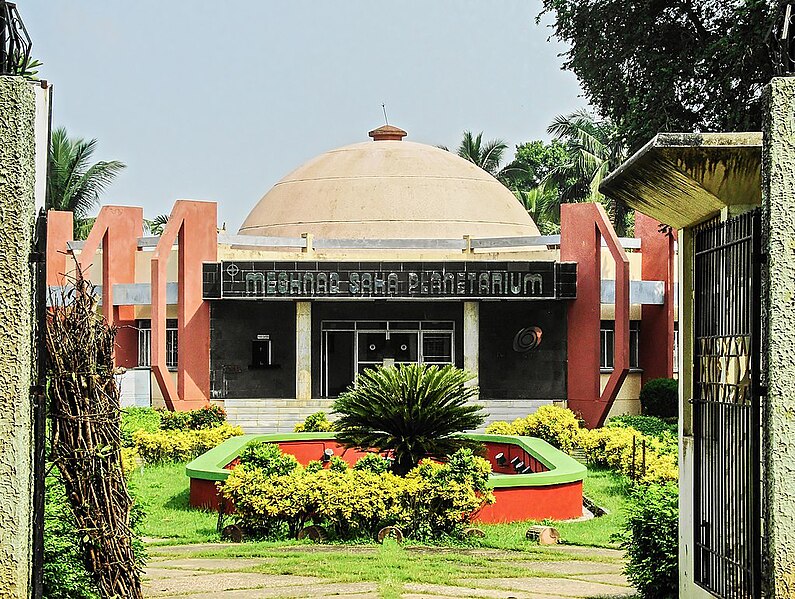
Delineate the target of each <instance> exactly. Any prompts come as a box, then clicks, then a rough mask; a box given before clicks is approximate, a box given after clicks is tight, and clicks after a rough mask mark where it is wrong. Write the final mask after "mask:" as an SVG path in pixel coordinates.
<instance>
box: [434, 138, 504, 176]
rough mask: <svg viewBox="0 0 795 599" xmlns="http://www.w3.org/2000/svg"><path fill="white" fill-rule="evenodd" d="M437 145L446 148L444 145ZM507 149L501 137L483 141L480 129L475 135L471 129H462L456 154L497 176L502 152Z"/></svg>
mask: <svg viewBox="0 0 795 599" xmlns="http://www.w3.org/2000/svg"><path fill="white" fill-rule="evenodd" d="M439 147H440V148H442V149H443V150H447V148H446V147H445V146H439ZM507 149H508V146H507V145H506V144H505V142H504V141H503V140H501V139H492V140H490V141H487V142H485V143H484V142H483V132H482V131H481V132H480V133H478V134H477V136H476V137H475V136H473V135H472V132H471V131H464V136H463V138H462V139H461V144H460V145H459V146H458V150H457V151H456V154H458V155H459V156H460V157H461V158H463V159H464V160H469V162H471V163H472V164H474V165H475V166H479V167H480V168H482V169H483V170H484V171H486V172H487V173H489V174H490V175H491V176H493V177H499V175H500V163H501V162H502V157H503V153H504V152H505V150H507ZM448 151H449V150H448Z"/></svg>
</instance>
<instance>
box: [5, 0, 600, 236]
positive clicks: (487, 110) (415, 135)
mask: <svg viewBox="0 0 795 599" xmlns="http://www.w3.org/2000/svg"><path fill="white" fill-rule="evenodd" d="M18 10H19V11H20V13H21V15H22V18H23V20H24V21H25V24H26V26H27V29H28V32H29V33H30V36H31V38H32V39H33V43H34V50H33V54H34V56H35V57H36V58H38V59H39V60H41V61H42V62H44V67H43V68H42V70H41V71H40V74H39V75H40V76H41V77H42V78H45V79H47V80H48V81H50V82H51V83H52V84H54V86H55V91H54V107H53V126H54V127H57V126H65V127H66V128H67V129H68V130H69V132H70V134H71V135H76V136H81V137H86V138H97V139H98V140H99V149H98V152H97V154H96V158H97V159H105V160H110V159H118V160H122V161H124V162H125V163H126V164H127V169H125V171H124V172H123V173H122V174H121V175H120V176H119V178H118V179H117V181H116V182H115V183H114V184H113V185H112V186H111V188H110V189H109V191H108V192H107V194H106V195H105V197H104V198H103V203H106V204H130V205H140V206H143V207H144V211H145V214H146V215H147V217H152V216H154V215H156V214H159V213H162V212H168V211H169V210H170V208H171V205H172V203H173V201H174V200H175V199H178V198H192V199H205V200H214V201H217V202H218V204H219V223H221V222H226V223H227V228H228V229H229V230H230V231H231V232H236V231H237V228H238V227H239V226H240V224H241V222H242V221H243V219H244V218H245V216H246V215H247V214H248V211H249V210H250V209H251V207H253V206H254V204H255V203H256V202H257V201H258V200H259V198H260V197H261V196H262V195H263V194H264V193H265V192H267V191H268V190H269V189H270V187H271V186H272V185H273V184H274V183H276V182H277V181H278V180H279V179H280V178H281V177H283V176H284V175H286V174H287V173H288V172H290V171H291V170H293V169H294V168H295V167H297V166H299V165H300V164H302V163H303V162H305V161H306V160H308V159H309V158H311V157H313V156H315V155H317V154H319V153H321V152H323V151H325V150H328V149H331V148H334V147H338V146H341V145H346V144H349V143H356V142H359V141H366V140H368V139H369V138H368V137H367V132H368V131H369V130H370V129H373V128H375V127H377V126H379V125H381V124H383V115H382V112H381V103H382V102H385V103H386V106H387V111H388V115H389V122H390V123H391V124H393V125H397V126H399V127H402V128H403V129H406V130H407V131H408V133H409V135H408V138H407V139H409V140H412V141H419V142H423V143H429V144H433V145H437V144H443V145H447V146H448V147H451V148H454V147H456V146H457V145H458V142H459V140H460V138H461V134H462V132H463V130H464V129H470V130H472V131H473V132H476V133H477V132H479V131H483V132H484V138H486V139H492V138H497V137H499V138H502V139H504V140H505V141H506V142H507V143H508V144H509V147H510V149H511V151H510V153H509V158H510V157H511V156H513V147H514V146H515V145H516V144H517V143H522V142H524V141H529V140H532V139H548V135H547V134H546V127H547V125H548V124H549V122H550V121H551V120H552V119H553V118H554V117H555V116H556V115H557V114H561V113H568V112H571V111H573V110H576V109H578V108H581V107H583V106H585V100H584V99H583V98H581V97H580V93H581V92H580V88H579V86H578V84H577V81H576V79H575V78H574V76H573V75H571V74H570V73H568V72H564V71H561V70H560V64H561V62H562V61H561V59H560V58H559V57H558V56H557V55H558V53H560V52H561V51H563V50H564V49H565V48H564V47H563V46H561V45H558V44H556V43H554V42H548V41H547V38H548V36H549V34H550V29H548V28H547V27H545V26H543V25H540V26H539V25H536V24H535V17H536V15H537V14H538V12H539V10H540V2H537V1H529V2H528V1H518V0H501V1H500V2H494V1H488V0H479V1H470V0H455V1H454V0H402V1H399V2H398V1H395V0H393V1H392V2H377V1H374V0H357V1H349V0H337V1H336V2H330V1H322V0H315V1H314V2H310V1H308V0H283V1H280V2H275V1H270V0H268V1H255V0H247V1H242V0H239V1H237V2H209V1H206V0H159V1H154V0H136V1H134V2H129V1H128V2H122V1H121V0H112V1H98V0H97V1H88V0H83V1H74V0H71V1H69V2H65V1H55V0H18Z"/></svg>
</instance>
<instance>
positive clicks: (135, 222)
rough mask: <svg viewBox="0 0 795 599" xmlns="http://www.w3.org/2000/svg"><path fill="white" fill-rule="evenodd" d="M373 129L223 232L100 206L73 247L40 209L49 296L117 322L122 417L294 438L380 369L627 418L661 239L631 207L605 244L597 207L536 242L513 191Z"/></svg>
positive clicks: (441, 154)
mask: <svg viewBox="0 0 795 599" xmlns="http://www.w3.org/2000/svg"><path fill="white" fill-rule="evenodd" d="M405 136H406V133H405V132H404V131H402V130H401V129H398V128H396V127H392V126H389V125H385V126H383V127H379V128H378V129H376V130H374V131H371V132H370V137H372V141H367V142H363V143H356V144H353V145H349V146H345V147H342V148H338V149H334V150H331V151H329V152H326V153H324V154H321V155H320V156H318V157H316V158H314V159H312V160H310V161H309V162H307V163H306V164H304V165H302V166H300V167H299V168H297V169H296V170H295V171H293V172H292V173H290V174H289V175H287V176H286V177H284V178H283V179H282V180H281V181H279V182H278V183H277V184H276V185H275V186H273V188H272V189H271V190H270V191H268V193H266V194H265V195H264V196H263V197H262V199H261V200H260V201H259V202H258V203H256V205H254V207H253V208H252V210H251V212H250V213H249V215H248V217H247V218H246V220H245V222H244V223H243V225H242V226H241V228H240V230H239V231H238V233H237V234H236V235H233V234H227V233H226V232H225V231H219V230H218V228H217V210H216V204H215V203H213V202H205V201H192V200H178V201H176V202H175V204H174V206H173V208H172V210H171V213H170V218H169V221H168V224H167V226H166V228H165V230H164V232H163V234H162V235H161V236H159V237H147V236H144V233H143V210H142V209H141V208H137V207H126V206H104V207H103V208H102V210H101V211H100V213H99V216H98V218H97V220H96V223H95V225H94V227H93V229H92V231H91V233H90V235H89V237H88V238H87V240H86V241H84V242H75V241H72V239H71V237H72V215H71V213H68V212H56V211H51V212H50V213H49V218H48V225H47V227H48V230H47V262H48V268H47V278H48V285H49V286H50V288H51V296H52V297H57V294H58V293H59V291H61V292H62V291H63V287H64V286H66V285H68V284H69V276H70V275H73V273H74V272H75V262H77V263H78V264H79V265H80V266H81V267H82V268H83V270H84V272H85V273H87V278H89V279H90V280H91V281H92V282H94V283H95V284H97V289H98V294H99V295H100V296H101V304H102V311H103V313H104V315H105V316H106V318H107V319H108V320H109V321H110V322H112V323H113V324H115V325H116V326H117V327H119V333H118V337H117V348H116V354H115V360H116V363H117V365H118V366H119V367H121V368H120V370H121V371H123V374H121V375H120V380H121V386H122V400H123V403H124V404H125V405H142V406H149V405H154V406H158V405H160V406H162V405H165V406H166V407H168V408H170V409H175V410H183V409H192V408H195V407H198V406H200V405H204V404H206V403H207V402H214V403H220V404H222V405H224V407H225V408H226V410H227V413H228V415H229V418H230V420H231V421H232V422H234V423H235V424H239V425H241V426H242V427H243V428H244V430H246V431H247V432H275V431H288V430H292V428H293V426H294V425H295V424H296V423H297V422H299V421H301V420H303V419H304V418H305V417H306V416H307V415H309V414H311V413H313V412H316V411H318V410H326V411H328V410H330V408H331V404H332V403H333V401H334V398H335V397H337V396H338V395H339V394H340V393H341V392H342V391H344V390H345V389H346V388H347V387H348V386H350V385H351V384H352V383H353V382H354V380H355V377H356V375H357V373H360V372H362V371H364V370H365V369H367V368H372V367H375V366H379V365H390V364H405V363H426V364H454V365H456V366H459V367H462V368H466V369H468V370H470V371H472V372H473V373H475V374H476V375H477V379H476V381H477V384H478V386H479V402H480V403H481V404H483V405H484V406H485V407H486V408H487V411H488V412H489V414H490V417H489V419H488V421H492V420H503V419H513V418H515V417H518V416H525V415H527V414H529V413H532V412H533V411H535V410H536V409H537V408H538V407H539V406H541V405H544V404H549V403H558V404H562V405H567V406H568V407H569V408H571V409H573V410H575V411H576V412H578V413H580V414H581V415H582V417H583V419H584V420H585V421H586V423H587V424H588V425H589V426H599V425H601V424H602V423H603V422H604V421H605V419H606V418H607V417H609V415H611V414H612V415H615V414H620V413H637V412H638V410H639V404H638V394H639V390H640V386H641V384H642V382H643V381H645V380H649V379H652V378H658V377H670V376H672V375H673V374H674V351H675V348H674V342H673V340H674V326H675V315H674V303H675V302H674V297H673V281H674V260H673V253H674V243H675V242H674V240H673V239H672V237H671V236H670V234H666V233H665V230H664V229H663V230H661V229H660V227H659V223H658V222H657V221H654V220H652V219H650V218H648V217H645V216H643V215H640V214H638V215H637V217H636V223H635V233H636V237H634V238H618V237H617V236H616V234H615V232H614V231H613V228H612V226H611V225H610V222H609V221H608V220H607V218H606V216H605V214H604V211H603V210H602V208H601V207H599V206H598V205H596V204H590V203H583V204H566V205H564V206H563V207H562V211H561V235H560V236H541V235H540V234H539V231H538V228H537V227H536V225H535V223H534V222H533V220H532V219H531V218H530V216H529V215H528V214H527V212H526V211H525V210H524V208H523V207H522V206H521V204H520V203H519V202H518V201H517V200H516V198H515V197H514V196H513V194H512V193H511V192H510V191H509V190H508V189H506V188H505V187H504V186H503V185H502V184H501V183H499V182H498V181H497V180H496V179H495V178H493V177H492V176H491V175H489V174H487V173H486V172H484V171H483V170H481V169H480V168H478V167H477V166H475V165H474V164H471V163H470V162H468V161H466V160H464V159H462V158H460V157H458V156H457V155H455V154H453V153H450V152H447V151H445V150H441V149H439V148H435V147H432V146H427V145H424V144H419V143H413V142H410V141H405V140H404V139H403V138H404V137H405Z"/></svg>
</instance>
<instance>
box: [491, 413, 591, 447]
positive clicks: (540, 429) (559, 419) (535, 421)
mask: <svg viewBox="0 0 795 599" xmlns="http://www.w3.org/2000/svg"><path fill="white" fill-rule="evenodd" d="M581 430H582V429H581V427H580V421H579V420H577V417H576V416H575V415H574V412H572V411H571V410H569V409H568V408H561V407H559V406H554V405H546V406H541V407H540V408H538V410H536V411H535V412H534V413H532V414H530V415H529V416H525V417H524V418H517V419H516V420H514V421H513V422H511V423H510V424H508V423H507V422H505V421H496V422H492V423H491V424H490V425H489V426H488V427H487V428H486V432H487V433H491V434H495V435H523V436H526V437H537V438H539V439H543V440H544V441H546V442H547V443H549V444H550V445H552V446H554V447H557V448H558V449H561V450H563V451H566V452H569V451H571V450H573V449H574V448H576V447H577V446H578V444H579V435H580V431H581Z"/></svg>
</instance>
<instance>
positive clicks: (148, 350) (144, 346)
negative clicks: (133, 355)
mask: <svg viewBox="0 0 795 599" xmlns="http://www.w3.org/2000/svg"><path fill="white" fill-rule="evenodd" d="M177 348H178V339H177V320H176V319H175V318H169V319H168V320H167V321H166V366H167V367H168V368H176V367H177ZM151 365H152V321H151V320H149V319H146V320H139V321H138V366H151Z"/></svg>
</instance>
